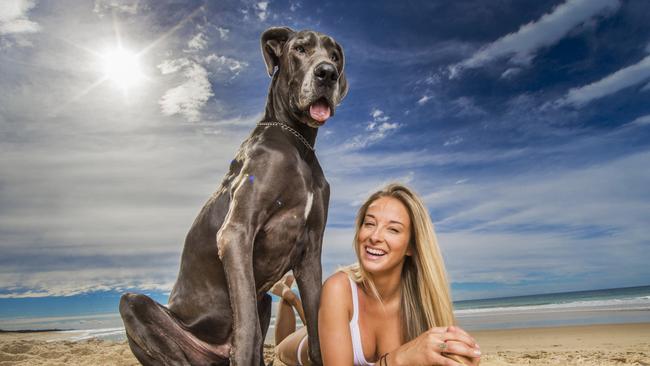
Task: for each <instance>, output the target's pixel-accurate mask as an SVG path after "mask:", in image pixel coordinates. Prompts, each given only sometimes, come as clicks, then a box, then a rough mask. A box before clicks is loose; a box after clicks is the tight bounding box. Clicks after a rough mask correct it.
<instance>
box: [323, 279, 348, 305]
mask: <svg viewBox="0 0 650 366" xmlns="http://www.w3.org/2000/svg"><path fill="white" fill-rule="evenodd" d="M321 300H322V302H326V303H329V304H333V303H336V304H338V305H339V306H340V305H343V306H345V308H346V309H348V310H349V309H351V307H352V292H351V291H350V280H349V279H348V275H347V274H346V273H345V272H341V271H338V272H336V273H334V274H333V275H331V276H330V277H329V278H328V279H327V280H326V281H325V283H324V284H323V289H322V292H321Z"/></svg>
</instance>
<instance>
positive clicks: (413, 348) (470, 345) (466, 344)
mask: <svg viewBox="0 0 650 366" xmlns="http://www.w3.org/2000/svg"><path fill="white" fill-rule="evenodd" d="M480 355H481V353H480V351H479V350H478V345H477V344H476V341H474V339H473V338H472V337H470V336H469V334H467V333H466V332H465V331H464V330H462V329H461V328H460V327H456V326H451V327H436V328H431V329H429V330H428V331H426V332H424V333H422V334H421V335H420V336H419V337H417V338H415V339H413V340H412V341H410V342H408V343H406V344H404V345H402V346H401V347H399V348H398V349H396V350H395V351H393V352H390V353H389V354H388V359H387V363H388V365H390V366H402V365H413V366H463V365H471V366H478V364H479V362H480ZM459 356H460V357H459ZM452 357H453V358H454V359H455V360H454V359H452ZM461 362H462V363H461ZM381 366H383V365H381Z"/></svg>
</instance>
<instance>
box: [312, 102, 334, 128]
mask: <svg viewBox="0 0 650 366" xmlns="http://www.w3.org/2000/svg"><path fill="white" fill-rule="evenodd" d="M330 114H331V111H330V106H329V105H327V103H326V102H325V101H324V100H317V101H316V102H314V104H312V105H311V106H310V107H309V115H311V118H313V119H315V120H316V121H318V122H321V123H322V122H325V121H326V120H327V119H328V118H330Z"/></svg>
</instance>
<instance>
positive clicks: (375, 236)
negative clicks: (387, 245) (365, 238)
mask: <svg viewBox="0 0 650 366" xmlns="http://www.w3.org/2000/svg"><path fill="white" fill-rule="evenodd" d="M382 239H383V235H382V233H381V229H380V228H379V227H375V229H374V230H373V231H372V233H371V234H370V240H372V242H373V243H374V242H378V241H381V240H382Z"/></svg>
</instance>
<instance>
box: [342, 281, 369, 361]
mask: <svg viewBox="0 0 650 366" xmlns="http://www.w3.org/2000/svg"><path fill="white" fill-rule="evenodd" d="M348 280H350V289H351V290H352V319H350V334H351V335H352V354H353V356H354V366H374V363H369V362H368V361H366V357H365V356H364V355H363V345H362V343H361V329H359V315H358V314H359V298H358V295H357V284H356V283H355V282H354V281H353V280H352V279H351V278H350V277H348Z"/></svg>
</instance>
